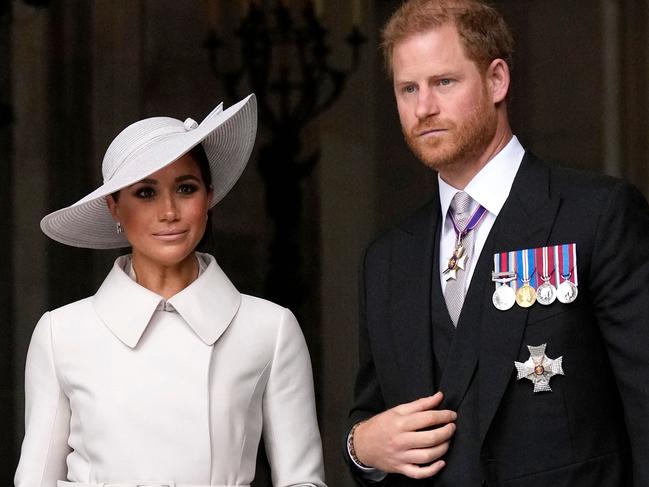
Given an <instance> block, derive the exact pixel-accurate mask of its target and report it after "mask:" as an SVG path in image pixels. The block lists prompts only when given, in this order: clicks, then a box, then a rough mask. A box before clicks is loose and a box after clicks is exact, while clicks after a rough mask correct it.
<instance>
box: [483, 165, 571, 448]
mask: <svg viewBox="0 0 649 487" xmlns="http://www.w3.org/2000/svg"><path fill="white" fill-rule="evenodd" d="M558 208H559V197H558V196H556V195H555V196H551V194H550V175H549V168H548V167H547V166H546V165H545V164H543V163H542V162H540V161H539V160H538V159H536V158H535V157H534V156H532V155H530V154H526V155H525V157H524V158H523V161H522V163H521V166H520V168H519V170H518V173H517V175H516V178H515V179H514V183H513V186H512V189H511V192H510V194H509V197H508V198H507V201H506V203H505V205H504V206H503V208H502V210H501V212H500V214H499V215H498V218H497V219H496V222H495V223H494V226H493V227H492V230H491V233H490V235H489V238H488V240H487V244H486V245H485V248H484V249H483V251H482V254H481V257H480V261H481V264H482V265H483V266H484V268H485V269H489V270H490V269H491V266H492V262H493V254H494V253H497V252H506V251H511V250H519V249H527V248H535V247H541V246H545V245H547V244H548V239H549V236H550V231H551V229H552V225H553V223H554V220H555V218H556V214H557V211H558ZM486 250H488V253H485V251H486ZM488 274H489V272H488V271H487V272H484V274H482V275H481V276H479V278H480V279H482V281H483V282H482V283H481V284H484V283H487V284H489V285H486V286H481V291H480V293H481V294H482V296H481V297H480V296H479V295H478V296H471V301H472V302H480V303H482V310H481V311H482V316H481V318H479V320H480V323H481V326H480V331H479V333H480V351H479V362H480V367H479V370H478V378H479V381H478V384H479V398H480V412H479V417H480V441H481V443H482V441H484V438H485V435H486V433H487V430H488V428H489V425H490V424H491V421H492V419H493V417H494V414H495V412H496V410H497V408H498V405H499V403H500V400H501V398H502V396H503V394H504V392H505V389H506V388H507V385H508V384H509V383H510V381H511V380H512V378H513V371H514V361H515V360H516V359H517V358H518V352H519V350H520V347H521V340H522V337H523V332H524V329H525V324H526V322H527V316H528V310H529V309H524V308H521V307H519V306H517V305H514V307H513V308H511V309H510V310H507V311H499V310H497V309H496V308H495V307H494V306H493V305H491V296H492V293H493V291H494V287H493V285H492V284H491V276H489V275H488ZM476 277H478V276H476V275H474V277H473V279H472V282H471V286H472V287H473V284H474V281H475V279H476Z"/></svg>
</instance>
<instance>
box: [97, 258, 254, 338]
mask: <svg viewBox="0 0 649 487" xmlns="http://www.w3.org/2000/svg"><path fill="white" fill-rule="evenodd" d="M197 256H198V258H199V260H203V262H206V263H207V266H206V268H205V270H204V271H203V272H202V273H201V274H200V275H199V276H198V278H197V279H196V280H194V281H193V282H192V283H191V284H190V285H189V286H187V287H186V288H185V289H183V290H182V291H180V292H179V293H178V294H176V295H174V296H172V297H171V298H170V299H169V300H168V301H167V302H168V303H169V304H171V305H172V306H173V309H175V311H176V312H177V313H178V314H179V315H180V316H181V317H182V318H183V319H184V320H185V321H186V322H187V324H188V325H189V326H190V327H191V329H192V330H193V331H194V333H196V335H198V337H199V338H200V339H201V340H202V341H203V342H205V343H206V344H207V345H212V344H213V343H214V342H216V340H217V339H218V338H219V337H220V336H221V334H222V333H223V332H224V331H225V329H226V328H227V327H228V325H229V324H230V323H231V321H232V319H233V318H234V316H235V315H236V314H237V311H238V310H239V306H240V304H241V294H240V293H239V291H237V289H236V288H235V287H234V285H233V284H232V283H231V282H230V280H229V279H228V278H227V276H226V275H225V273H224V272H223V271H222V270H221V268H220V267H219V265H218V264H217V263H216V260H215V259H214V257H212V256H211V255H209V254H199V253H197ZM129 261H130V256H121V257H119V258H118V259H117V260H116V261H115V263H114V265H113V268H112V270H111V271H110V273H109V274H108V276H107V277H106V279H105V280H104V282H103V284H102V285H101V287H100V288H99V290H98V291H97V293H96V294H95V295H94V296H93V305H94V308H95V311H96V312H97V315H98V316H99V318H100V319H101V320H102V321H103V322H104V324H105V325H106V326H107V327H108V328H109V329H110V331H111V332H112V333H113V334H114V335H115V336H116V337H117V338H119V339H120V340H121V341H122V342H123V343H124V344H125V345H127V346H129V347H131V348H135V347H136V346H137V344H138V342H139V341H140V338H141V337H142V334H143V333H144V330H146V327H147V325H148V324H149V322H150V321H151V318H152V317H153V314H154V313H155V311H156V308H157V307H158V306H159V305H160V303H164V301H165V300H164V298H163V297H162V296H160V295H158V294H156V293H154V292H152V291H150V290H148V289H146V288H145V287H142V286H140V285H139V284H138V283H137V282H135V281H134V280H133V279H131V278H130V277H129V276H128V274H127V269H128V265H129Z"/></svg>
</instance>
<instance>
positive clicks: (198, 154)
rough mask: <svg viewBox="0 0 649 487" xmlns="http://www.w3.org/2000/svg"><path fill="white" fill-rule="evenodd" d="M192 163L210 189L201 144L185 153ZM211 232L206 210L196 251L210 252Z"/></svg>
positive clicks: (206, 165)
mask: <svg viewBox="0 0 649 487" xmlns="http://www.w3.org/2000/svg"><path fill="white" fill-rule="evenodd" d="M187 154H189V155H190V156H191V157H192V159H194V161H196V164H198V169H199V171H200V172H201V179H202V180H203V184H204V185H205V188H207V189H208V190H209V189H211V188H212V171H211V170H210V161H209V159H208V158H207V154H206V153H205V149H204V148H203V145H202V144H198V145H196V146H194V147H193V148H192V149H191V150H190V151H189V152H187ZM111 196H112V197H113V199H114V200H115V201H118V200H119V191H115V192H114V193H112V194H111ZM213 233H214V232H213V231H212V210H211V209H209V210H207V224H206V225H205V233H204V234H203V238H201V240H200V241H199V242H198V244H197V245H196V250H198V251H199V252H208V253H210V252H211V250H212V247H213V245H214V238H213Z"/></svg>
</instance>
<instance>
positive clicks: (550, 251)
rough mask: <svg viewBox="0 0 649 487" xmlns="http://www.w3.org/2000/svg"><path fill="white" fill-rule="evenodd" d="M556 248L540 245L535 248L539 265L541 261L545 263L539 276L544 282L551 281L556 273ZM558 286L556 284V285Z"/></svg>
mask: <svg viewBox="0 0 649 487" xmlns="http://www.w3.org/2000/svg"><path fill="white" fill-rule="evenodd" d="M554 249H555V247H539V248H537V249H534V251H535V253H536V263H537V267H538V265H539V263H541V262H542V263H543V267H542V268H541V269H539V277H540V278H541V281H542V282H550V281H551V280H552V275H553V274H554V269H555V265H554ZM555 287H556V286H555Z"/></svg>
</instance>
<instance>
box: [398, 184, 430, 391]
mask: <svg viewBox="0 0 649 487" xmlns="http://www.w3.org/2000/svg"><path fill="white" fill-rule="evenodd" d="M439 215H440V209H439V197H438V196H436V197H435V198H434V199H433V201H432V202H431V203H430V204H429V205H427V206H425V207H424V208H423V209H422V210H420V211H419V212H418V213H417V214H416V215H415V216H414V217H413V218H411V219H409V220H408V221H407V222H406V223H404V224H403V225H402V226H401V227H399V229H398V230H399V231H398V232H397V233H396V234H395V238H394V242H393V246H392V261H391V268H390V296H391V303H390V316H391V319H390V333H391V337H390V339H391V342H392V343H394V344H395V355H394V357H395V366H396V367H397V368H398V370H399V372H400V373H399V377H400V379H401V384H399V387H397V388H396V390H398V391H399V394H401V393H404V394H405V395H404V396H403V397H401V398H399V399H400V401H401V402H406V401H411V400H413V399H416V398H419V397H422V396H426V395H430V394H433V393H434V370H433V367H434V365H433V364H434V362H433V353H432V341H431V320H430V296H431V287H430V285H431V272H432V269H433V265H432V264H433V247H434V236H435V233H436V229H437V225H438V224H439V219H440V216H439Z"/></svg>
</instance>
